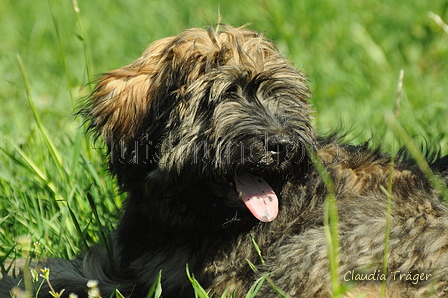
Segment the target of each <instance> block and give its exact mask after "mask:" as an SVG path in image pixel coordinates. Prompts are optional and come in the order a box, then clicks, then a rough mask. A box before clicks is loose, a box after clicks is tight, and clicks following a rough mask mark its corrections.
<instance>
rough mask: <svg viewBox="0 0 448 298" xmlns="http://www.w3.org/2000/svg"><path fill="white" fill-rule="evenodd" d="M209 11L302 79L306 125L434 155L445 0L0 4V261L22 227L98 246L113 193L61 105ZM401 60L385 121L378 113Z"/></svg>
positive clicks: (447, 73) (444, 79)
mask: <svg viewBox="0 0 448 298" xmlns="http://www.w3.org/2000/svg"><path fill="white" fill-rule="evenodd" d="M220 4H221V5H220ZM218 7H220V12H221V15H222V17H223V21H224V22H226V23H230V24H231V25H233V26H239V25H243V24H245V23H252V24H253V25H252V28H254V29H256V30H259V31H265V30H266V33H265V34H266V36H268V37H269V38H271V39H273V40H275V41H276V42H277V45H278V47H279V49H280V50H281V51H282V52H283V53H284V54H285V56H286V57H288V58H289V59H290V60H292V61H293V63H294V64H295V65H296V66H297V67H299V68H302V69H303V70H304V72H306V73H307V74H308V75H309V79H310V86H311V88H312V90H313V92H314V93H313V98H312V103H313V105H314V107H315V109H316V119H315V120H314V125H315V127H316V128H317V129H318V130H319V131H320V132H323V133H325V132H329V131H332V130H338V129H341V126H342V129H344V130H347V131H349V133H348V135H347V139H349V140H350V141H351V142H353V143H358V142H364V141H366V140H371V142H372V143H374V144H377V145H381V146H382V147H383V148H384V149H385V150H387V151H389V152H391V153H394V152H396V151H397V149H398V148H399V147H400V146H403V145H406V146H408V148H410V151H412V154H413V155H414V157H417V158H418V155H419V154H421V152H420V151H419V150H417V151H415V150H414V149H415V148H414V147H415V146H414V144H415V143H417V144H418V145H425V144H431V145H429V146H428V150H432V151H434V152H440V154H447V153H448V146H447V145H448V125H446V116H447V114H448V95H447V90H446V86H447V85H448V34H447V32H445V31H444V30H446V25H445V26H444V25H443V23H441V22H440V21H441V20H445V23H446V20H447V19H448V4H447V2H446V1H443V0H433V1H427V0H414V1H413V2H412V4H410V3H408V2H403V1H400V0H390V1H374V0H366V1H359V0H349V1H342V0H328V1H293V0H285V1H266V0H265V1H235V0H229V1H226V3H225V4H222V3H221V2H220V1H217V0H212V1H207V2H205V1H204V2H203V3H200V2H199V1H195V0H182V1H180V0H179V1H143V0H135V1H108V2H107V3H106V2H103V1H93V2H92V1H87V0H79V1H78V2H77V3H76V4H75V5H74V4H73V3H71V2H70V1H56V0H48V1H47V2H42V1H41V2H36V1H2V2H0V36H2V40H1V41H0V50H1V53H2V55H0V73H1V74H2V80H0V112H1V114H0V115H1V116H0V261H1V260H2V259H7V258H12V257H14V256H15V254H16V253H17V252H18V248H17V246H16V245H17V244H16V238H17V237H19V236H22V235H29V236H30V237H31V239H32V242H33V243H38V244H39V245H38V247H39V254H40V255H44V256H54V257H63V258H73V257H75V256H76V255H77V254H78V253H80V251H81V250H83V249H85V248H86V247H88V246H91V245H92V244H94V243H97V242H108V241H109V235H110V234H109V233H110V231H111V230H113V227H114V226H115V224H116V221H117V218H118V216H119V210H120V207H121V204H122V200H123V195H121V194H120V193H119V191H118V188H117V186H116V184H115V182H114V181H113V180H112V179H111V178H110V177H109V176H108V174H107V172H106V171H105V162H104V160H103V159H102V157H101V152H102V151H103V148H102V146H103V145H102V144H100V143H98V144H92V142H91V141H90V140H86V138H85V137H84V136H83V128H82V127H83V123H82V119H77V118H76V117H73V116H72V114H73V110H74V109H75V107H76V104H77V102H79V99H80V98H82V97H83V96H85V95H87V94H88V93H89V90H90V86H91V85H90V84H89V83H90V82H91V81H92V79H93V78H94V77H95V75H96V74H98V73H102V72H105V71H108V70H111V69H114V68H117V67H120V66H123V65H125V64H128V63H130V62H132V61H133V60H135V59H136V58H137V57H138V56H139V55H140V54H141V52H142V50H143V49H144V47H145V46H146V45H147V44H148V43H149V42H151V41H153V40H156V39H159V38H162V37H165V36H168V35H174V34H177V33H178V32H180V31H181V30H183V29H185V28H188V27H193V26H196V27H197V26H199V27H200V26H205V25H208V24H213V23H215V22H216V20H217V18H218V17H217V16H218ZM401 69H403V70H404V78H403V80H402V83H403V86H402V92H401V103H400V113H399V117H398V119H397V118H396V117H394V116H393V114H392V113H389V112H388V111H392V110H393V109H394V106H395V92H396V85H397V77H398V75H399V73H400V70H401ZM421 167H423V170H424V169H425V165H424V164H423V165H421ZM432 181H433V180H432ZM434 181H435V180H434ZM434 183H437V181H436V182H434ZM329 202H330V203H331V200H330V201H329ZM331 208H332V207H331V204H329V209H328V210H329V216H330V222H329V227H331V228H330V229H329V230H328V236H329V238H328V241H329V242H332V241H333V242H334V243H335V244H336V248H337V239H335V238H334V229H336V230H337V226H331V223H332V222H333V221H334V218H335V217H334V212H332V211H331V210H332V209H331ZM92 214H94V215H95V216H93V217H92ZM332 214H333V215H332ZM331 216H333V220H332V217H331ZM336 219H337V217H336ZM332 235H333V236H332ZM332 237H333V238H332ZM332 239H333V240H332ZM36 245H37V244H36ZM330 248H331V247H330ZM332 249H333V250H334V249H335V247H333V248H332ZM332 260H337V255H336V256H335V258H334V259H332ZM334 266H337V264H336V265H334ZM331 270H332V272H334V270H335V268H333V267H332V269H331Z"/></svg>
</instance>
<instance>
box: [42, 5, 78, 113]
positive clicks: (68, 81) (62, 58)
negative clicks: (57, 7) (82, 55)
mask: <svg viewBox="0 0 448 298" xmlns="http://www.w3.org/2000/svg"><path fill="white" fill-rule="evenodd" d="M47 3H48V7H49V9H50V15H51V19H52V20H53V26H54V31H55V32H56V38H57V40H58V45H59V51H60V53H61V61H62V67H63V69H64V74H65V80H66V82H67V88H68V94H69V96H70V100H71V102H72V107H75V100H74V98H73V94H72V84H71V82H70V76H69V71H68V67H67V59H66V57H65V50H64V45H63V44H62V37H61V33H60V32H59V26H58V24H57V22H56V18H55V17H54V13H53V10H52V9H51V4H50V2H49V0H47Z"/></svg>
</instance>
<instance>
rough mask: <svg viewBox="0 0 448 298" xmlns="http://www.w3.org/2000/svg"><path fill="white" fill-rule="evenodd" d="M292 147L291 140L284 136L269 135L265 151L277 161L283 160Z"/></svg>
mask: <svg viewBox="0 0 448 298" xmlns="http://www.w3.org/2000/svg"><path fill="white" fill-rule="evenodd" d="M291 148H292V144H291V140H290V139H289V138H288V137H286V136H275V135H274V136H270V137H269V138H268V139H267V144H266V149H267V153H268V154H270V155H271V156H272V158H274V159H275V160H276V161H277V163H281V162H283V161H284V160H285V159H286V158H287V157H288V153H289V151H290V150H291Z"/></svg>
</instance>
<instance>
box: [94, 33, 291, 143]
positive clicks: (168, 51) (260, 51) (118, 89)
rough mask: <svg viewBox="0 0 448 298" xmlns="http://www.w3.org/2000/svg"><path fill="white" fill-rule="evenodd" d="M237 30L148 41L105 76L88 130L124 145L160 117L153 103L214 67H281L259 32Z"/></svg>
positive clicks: (146, 130) (95, 98)
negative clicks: (128, 60) (135, 57)
mask: <svg viewBox="0 0 448 298" xmlns="http://www.w3.org/2000/svg"><path fill="white" fill-rule="evenodd" d="M243 28H244V27H241V28H233V27H230V26H225V30H224V31H215V30H213V29H212V28H208V29H199V28H195V29H189V30H186V31H184V32H183V33H181V34H180V35H178V36H174V37H168V38H164V39H161V40H158V41H156V42H154V43H152V44H151V45H150V46H149V47H148V48H147V49H146V51H145V52H144V53H143V55H142V56H141V57H140V58H139V59H138V60H136V61H135V62H134V63H132V64H130V65H127V66H124V67H122V68H119V69H117V70H114V71H112V72H110V73H108V74H105V75H104V76H103V77H102V78H101V79H100V80H99V82H98V84H97V86H96V89H95V91H94V92H93V95H92V101H91V103H90V109H89V111H88V115H87V116H88V118H90V119H91V124H90V127H91V129H93V130H95V131H96V132H97V134H98V135H102V137H103V138H104V140H105V141H106V143H107V144H109V145H110V143H111V142H112V141H111V140H112V139H113V140H115V141H117V140H120V142H124V143H126V142H127V141H128V140H129V139H130V138H132V136H133V135H134V136H135V135H140V134H142V133H145V132H148V131H150V127H151V122H152V121H157V120H158V119H159V118H160V117H162V116H163V115H156V114H154V111H155V110H158V111H161V110H163V109H155V108H153V107H152V106H153V105H160V104H163V101H164V100H169V98H170V96H173V95H176V94H177V95H182V94H183V93H184V92H185V91H186V90H185V89H186V88H194V86H189V85H190V84H191V83H192V82H195V83H196V84H200V80H199V81H198V80H197V79H198V78H199V77H200V76H202V75H203V74H205V73H208V72H210V71H213V70H214V69H215V68H217V67H222V66H237V65H238V66H241V65H244V67H247V68H251V69H252V70H254V73H259V72H261V71H263V70H264V68H266V66H267V65H269V64H271V65H276V64H278V63H287V62H286V60H285V59H284V58H283V57H282V56H281V55H280V54H279V53H278V52H277V50H276V48H275V46H274V45H273V44H272V43H270V42H269V41H267V40H266V39H265V38H264V36H263V35H262V34H259V33H256V32H253V31H251V30H248V29H243ZM279 59H280V60H279ZM216 91H217V92H219V90H216ZM157 97H163V100H161V99H159V100H156V98H157ZM142 130H144V131H142Z"/></svg>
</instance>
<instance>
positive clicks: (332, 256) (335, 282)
mask: <svg viewBox="0 0 448 298" xmlns="http://www.w3.org/2000/svg"><path fill="white" fill-rule="evenodd" d="M311 156H312V158H313V163H314V165H315V166H316V169H317V171H318V173H319V175H320V176H321V178H322V180H323V183H324V184H325V186H326V187H327V192H328V194H327V197H326V200H325V203H324V231H325V240H326V244H327V254H328V261H329V267H330V268H329V269H330V274H331V285H332V289H333V296H334V297H339V296H340V295H341V293H342V291H343V289H342V287H341V284H340V282H339V216H338V208H337V203H336V193H335V187H334V183H333V180H332V178H331V177H330V174H329V173H328V172H327V170H326V168H325V166H324V165H323V164H322V162H321V161H320V159H319V158H318V156H317V154H315V153H313V152H311Z"/></svg>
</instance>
